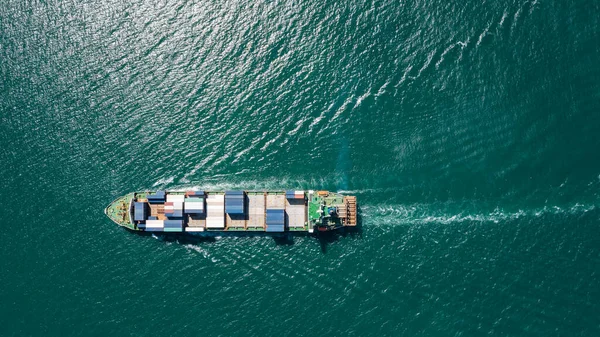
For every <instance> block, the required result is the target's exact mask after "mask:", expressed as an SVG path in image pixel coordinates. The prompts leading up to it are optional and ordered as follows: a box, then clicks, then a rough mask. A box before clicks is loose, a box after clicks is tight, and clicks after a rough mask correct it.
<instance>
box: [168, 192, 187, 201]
mask: <svg viewBox="0 0 600 337" xmlns="http://www.w3.org/2000/svg"><path fill="white" fill-rule="evenodd" d="M184 199H185V195H184V194H167V202H183V200H184Z"/></svg>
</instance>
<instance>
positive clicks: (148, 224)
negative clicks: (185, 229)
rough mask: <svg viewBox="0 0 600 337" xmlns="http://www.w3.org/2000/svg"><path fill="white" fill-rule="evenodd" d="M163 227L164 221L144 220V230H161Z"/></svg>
mask: <svg viewBox="0 0 600 337" xmlns="http://www.w3.org/2000/svg"><path fill="white" fill-rule="evenodd" d="M163 227H165V221H164V220H146V228H163Z"/></svg>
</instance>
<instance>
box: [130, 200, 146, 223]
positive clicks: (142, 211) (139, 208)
mask: <svg viewBox="0 0 600 337" xmlns="http://www.w3.org/2000/svg"><path fill="white" fill-rule="evenodd" d="M133 209H134V212H133V213H134V214H133V220H134V221H143V220H146V205H145V203H143V202H134V203H133Z"/></svg>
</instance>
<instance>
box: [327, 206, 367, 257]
mask: <svg viewBox="0 0 600 337" xmlns="http://www.w3.org/2000/svg"><path fill="white" fill-rule="evenodd" d="M356 214H357V217H356V226H355V227H344V228H341V229H339V230H336V231H331V232H319V233H317V235H316V236H317V240H319V245H320V246H321V252H322V253H323V254H326V253H327V247H328V246H329V245H330V244H332V243H335V242H337V241H339V240H340V239H342V238H352V239H357V240H360V239H362V232H363V230H362V223H363V222H362V211H361V209H360V205H357V213H356Z"/></svg>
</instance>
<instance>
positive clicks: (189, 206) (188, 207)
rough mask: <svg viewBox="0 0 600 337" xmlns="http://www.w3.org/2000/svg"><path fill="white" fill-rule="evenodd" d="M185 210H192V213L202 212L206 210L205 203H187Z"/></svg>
mask: <svg viewBox="0 0 600 337" xmlns="http://www.w3.org/2000/svg"><path fill="white" fill-rule="evenodd" d="M185 209H186V210H190V211H191V210H194V211H201V210H203V209H204V203H202V202H186V203H185Z"/></svg>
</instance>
